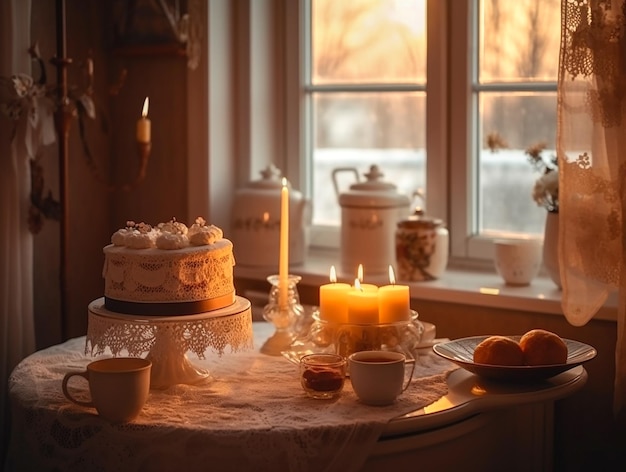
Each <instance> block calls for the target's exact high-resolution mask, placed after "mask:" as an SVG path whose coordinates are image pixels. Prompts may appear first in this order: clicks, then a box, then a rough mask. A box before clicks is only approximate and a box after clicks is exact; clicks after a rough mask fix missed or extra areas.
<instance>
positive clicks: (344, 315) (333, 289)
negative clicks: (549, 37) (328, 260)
mask: <svg viewBox="0 0 626 472" xmlns="http://www.w3.org/2000/svg"><path fill="white" fill-rule="evenodd" d="M330 282H331V283H329V284H325V285H322V286H321V287H320V318H321V319H322V320H324V321H327V322H329V323H347V322H348V292H349V291H350V290H351V286H350V284H345V283H337V273H336V271H335V266H332V267H331V268H330Z"/></svg>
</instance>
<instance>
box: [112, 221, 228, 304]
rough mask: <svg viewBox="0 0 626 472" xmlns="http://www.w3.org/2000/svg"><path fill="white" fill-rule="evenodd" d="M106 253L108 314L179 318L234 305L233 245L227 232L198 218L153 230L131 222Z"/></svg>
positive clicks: (150, 227) (143, 224)
mask: <svg viewBox="0 0 626 472" xmlns="http://www.w3.org/2000/svg"><path fill="white" fill-rule="evenodd" d="M111 243H112V244H110V245H108V246H106V247H105V248H104V268H103V270H102V276H103V277H104V281H105V283H104V299H105V307H106V309H108V310H111V311H114V312H118V313H127V314H134V315H160V316H175V315H189V314H195V313H202V312H206V311H212V310H217V309H220V308H224V307H227V306H230V305H232V304H233V303H234V302H235V286H234V283H233V266H234V265H235V260H234V256H233V244H232V243H231V242H230V241H229V240H228V239H225V238H224V237H223V233H222V230H221V229H219V228H218V227H216V226H213V225H207V224H206V221H205V220H204V219H203V218H197V219H196V222H195V223H194V224H193V225H192V226H191V227H189V228H187V226H186V225H184V224H183V223H180V222H178V221H176V220H172V221H169V222H167V223H161V224H159V225H157V226H156V227H152V226H150V225H147V224H145V223H139V224H136V223H134V222H132V221H128V222H127V226H126V228H123V229H120V230H118V231H116V232H115V233H114V234H113V236H112V237H111Z"/></svg>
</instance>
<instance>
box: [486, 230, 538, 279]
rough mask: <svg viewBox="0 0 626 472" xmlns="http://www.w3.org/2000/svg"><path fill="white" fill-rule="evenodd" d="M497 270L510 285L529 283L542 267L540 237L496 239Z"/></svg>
mask: <svg viewBox="0 0 626 472" xmlns="http://www.w3.org/2000/svg"><path fill="white" fill-rule="evenodd" d="M494 247H495V266H496V271H497V272H498V274H500V276H501V277H502V279H503V280H504V282H506V283H507V284H509V285H528V284H530V282H531V281H532V280H533V279H534V278H535V277H536V276H537V274H538V273H539V269H541V261H542V248H543V246H542V243H541V240H540V239H531V238H529V239H497V240H495V241H494Z"/></svg>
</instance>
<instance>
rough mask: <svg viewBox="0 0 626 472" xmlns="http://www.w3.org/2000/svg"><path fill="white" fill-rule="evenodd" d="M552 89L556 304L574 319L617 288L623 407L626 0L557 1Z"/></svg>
mask: <svg viewBox="0 0 626 472" xmlns="http://www.w3.org/2000/svg"><path fill="white" fill-rule="evenodd" d="M561 13H562V16H561V18H562V30H561V54H560V69H559V88H558V116H559V123H558V126H559V128H558V133H559V135H558V144H557V146H558V155H559V189H560V190H559V194H560V195H559V199H560V210H559V212H560V214H559V217H560V234H559V238H560V243H561V244H560V247H559V250H560V254H559V257H560V261H561V279H562V281H563V310H564V313H565V316H566V318H567V320H568V321H569V322H570V323H571V324H573V325H575V326H582V325H584V324H585V323H587V321H589V320H590V319H591V318H592V317H593V316H594V314H595V313H596V312H597V310H598V309H599V308H600V307H601V306H602V304H603V303H604V302H605V301H606V299H607V297H608V295H609V293H610V292H611V291H613V290H619V297H618V298H619V307H618V314H617V317H618V319H617V344H616V350H615V362H616V372H615V390H614V411H615V414H616V415H620V416H621V415H623V414H624V407H625V406H626V405H625V403H626V400H625V395H626V338H625V334H626V325H625V320H626V287H625V286H624V284H625V283H626V264H625V260H626V218H624V213H625V211H626V187H625V185H626V20H625V17H626V0H562V8H561Z"/></svg>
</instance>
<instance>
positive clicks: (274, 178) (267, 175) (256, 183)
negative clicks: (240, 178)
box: [247, 164, 283, 190]
mask: <svg viewBox="0 0 626 472" xmlns="http://www.w3.org/2000/svg"><path fill="white" fill-rule="evenodd" d="M260 174H261V178H260V179H259V180H253V181H251V182H248V184H247V187H248V188H255V189H264V190H274V189H280V188H281V187H282V186H283V183H282V172H281V170H280V169H279V168H278V167H276V166H275V165H274V164H270V165H268V166H267V167H266V168H265V169H263V170H262V171H261V172H260Z"/></svg>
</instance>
